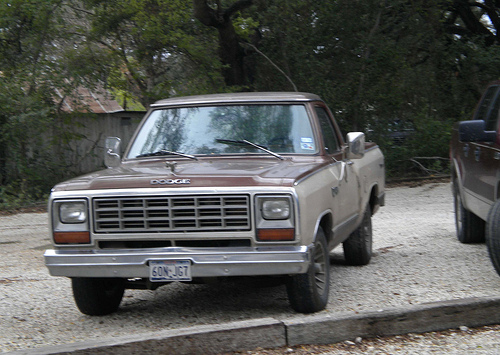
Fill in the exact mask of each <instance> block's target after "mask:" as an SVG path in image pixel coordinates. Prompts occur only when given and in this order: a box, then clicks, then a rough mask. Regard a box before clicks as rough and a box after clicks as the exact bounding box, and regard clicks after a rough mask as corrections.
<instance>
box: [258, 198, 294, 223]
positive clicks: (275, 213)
mask: <svg viewBox="0 0 500 355" xmlns="http://www.w3.org/2000/svg"><path fill="white" fill-rule="evenodd" d="M262 217H264V218H265V219H287V218H289V217H290V201H289V200H288V199H273V200H266V201H263V202H262Z"/></svg>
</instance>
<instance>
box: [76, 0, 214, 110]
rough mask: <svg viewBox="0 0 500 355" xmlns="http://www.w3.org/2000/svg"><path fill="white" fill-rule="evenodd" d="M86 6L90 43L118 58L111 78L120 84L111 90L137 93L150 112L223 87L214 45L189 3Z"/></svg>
mask: <svg viewBox="0 0 500 355" xmlns="http://www.w3.org/2000/svg"><path fill="white" fill-rule="evenodd" d="M84 4H85V8H83V9H81V11H82V12H85V13H86V14H87V17H88V19H89V21H90V26H89V27H86V28H85V27H84V28H82V31H84V32H85V36H86V39H87V40H88V41H90V42H93V43H96V44H98V45H99V46H100V47H102V48H105V49H106V50H108V51H109V54H110V55H111V56H112V57H113V58H114V60H113V62H112V65H113V71H114V74H113V75H112V76H111V77H110V78H108V79H114V81H113V80H111V82H109V84H110V85H111V86H121V88H122V89H125V90H128V91H129V92H131V93H133V94H134V96H136V97H137V98H138V99H139V101H140V102H141V103H142V104H143V105H144V106H145V107H147V106H149V104H151V103H152V102H154V101H156V100H158V99H162V98H166V97H169V96H171V95H176V94H177V95H178V94H182V93H196V92H199V93H202V92H205V91H211V90H212V89H213V88H214V87H218V86H220V77H219V74H218V70H219V68H220V64H219V63H218V61H217V59H216V58H217V56H216V55H214V53H213V47H214V46H213V45H212V43H213V39H212V37H211V36H210V34H208V33H207V32H206V31H204V30H205V29H204V26H199V25H197V24H196V23H194V22H193V21H192V8H191V6H190V5H189V3H188V2H186V1H184V0H152V1H151V0H113V1H107V0H106V1H104V0H86V1H84ZM214 58H215V60H214ZM101 63H102V62H101ZM102 65H105V64H104V63H102ZM120 80H121V83H118V82H119V81H120Z"/></svg>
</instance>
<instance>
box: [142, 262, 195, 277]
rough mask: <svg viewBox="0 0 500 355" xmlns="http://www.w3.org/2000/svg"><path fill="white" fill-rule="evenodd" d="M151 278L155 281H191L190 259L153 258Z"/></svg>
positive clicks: (150, 266) (150, 267)
mask: <svg viewBox="0 0 500 355" xmlns="http://www.w3.org/2000/svg"><path fill="white" fill-rule="evenodd" d="M149 280H150V281H153V282H165V281H191V262H190V261H189V260H152V261H150V262H149Z"/></svg>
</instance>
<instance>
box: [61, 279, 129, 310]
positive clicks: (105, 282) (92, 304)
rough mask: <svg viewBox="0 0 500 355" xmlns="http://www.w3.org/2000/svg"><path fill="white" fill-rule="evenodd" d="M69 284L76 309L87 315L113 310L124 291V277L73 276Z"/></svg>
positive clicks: (117, 305)
mask: <svg viewBox="0 0 500 355" xmlns="http://www.w3.org/2000/svg"><path fill="white" fill-rule="evenodd" d="M71 285H72V287H73V297H74V299H75V303H76V305H77V307H78V309H79V310H80V312H82V313H83V314H87V315H89V316H103V315H106V314H110V313H113V312H115V311H116V310H117V309H118V307H119V306H120V302H121V301H122V298H123V293H124V291H125V280H124V279H114V278H85V277H75V278H72V279H71Z"/></svg>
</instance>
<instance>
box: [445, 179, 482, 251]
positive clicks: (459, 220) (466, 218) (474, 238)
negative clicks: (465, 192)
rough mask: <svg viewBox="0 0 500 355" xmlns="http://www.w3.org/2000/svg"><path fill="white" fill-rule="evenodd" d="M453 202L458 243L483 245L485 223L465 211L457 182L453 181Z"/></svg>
mask: <svg viewBox="0 0 500 355" xmlns="http://www.w3.org/2000/svg"><path fill="white" fill-rule="evenodd" d="M453 202H454V205H455V226H456V230H457V238H458V240H459V241H460V243H464V244H471V243H484V240H485V223H484V221H483V220H482V219H481V218H479V217H478V216H476V215H475V214H474V213H472V212H470V211H468V210H466V209H465V207H464V205H463V202H462V196H461V195H460V191H459V189H458V181H457V179H455V180H454V181H453Z"/></svg>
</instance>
